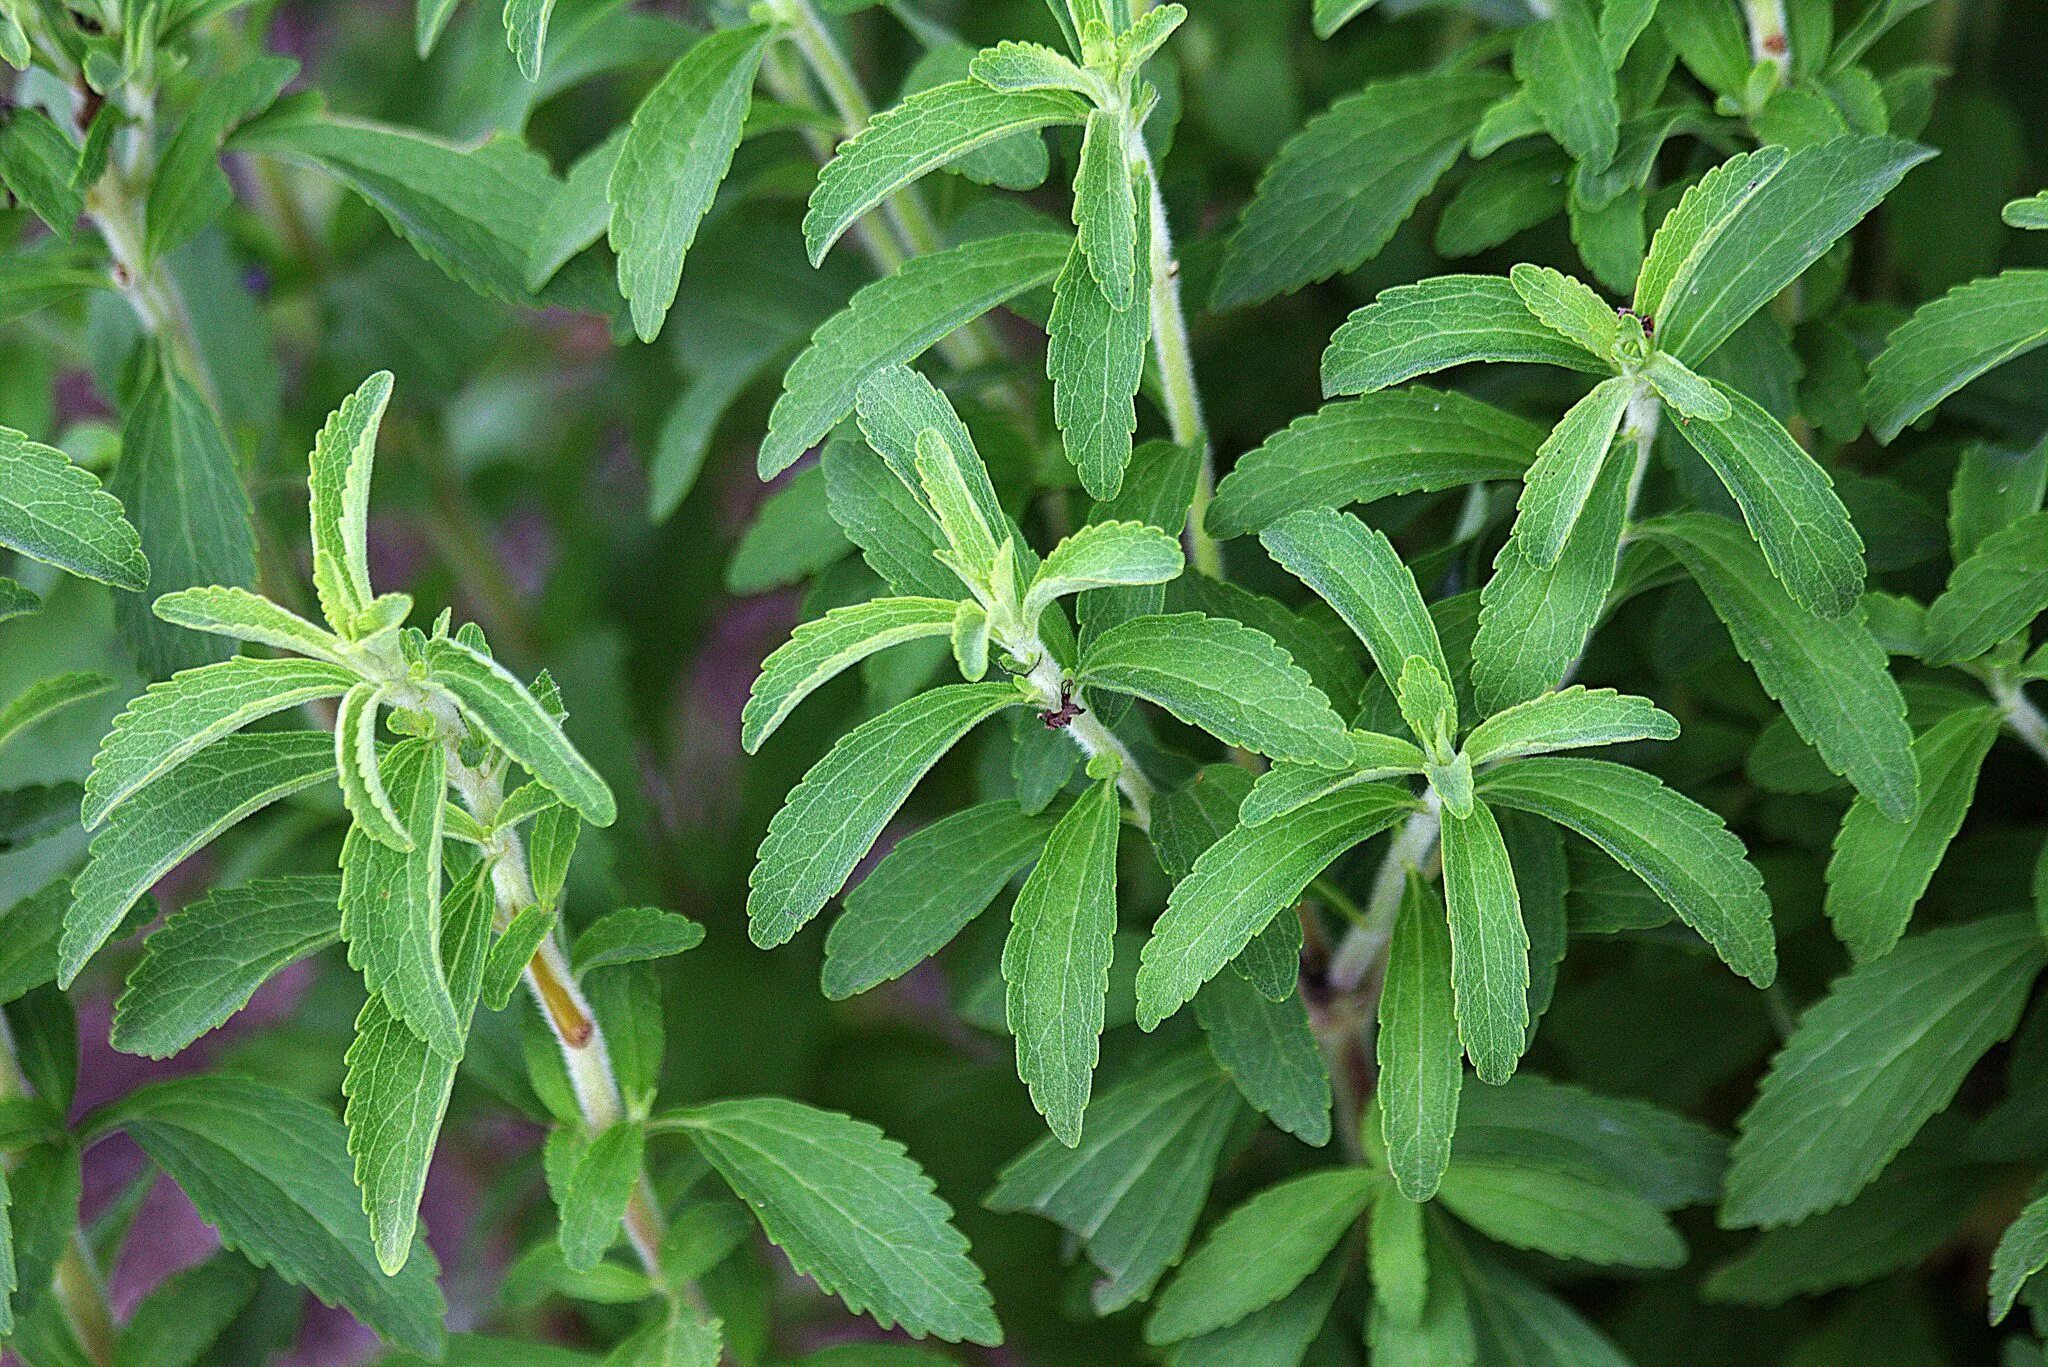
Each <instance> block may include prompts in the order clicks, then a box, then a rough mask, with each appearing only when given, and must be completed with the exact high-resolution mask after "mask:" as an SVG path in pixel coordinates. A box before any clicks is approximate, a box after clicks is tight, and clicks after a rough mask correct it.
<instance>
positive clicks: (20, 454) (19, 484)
mask: <svg viewBox="0 0 2048 1367" xmlns="http://www.w3.org/2000/svg"><path fill="white" fill-rule="evenodd" d="M0 471H4V472H5V473H4V475H0V546H6V547H7V548H8V549H10V550H16V551H20V552H21V553H22V554H23V555H26V556H29V557H31V558H32V559H36V560H41V561H43V562H44V563H46V564H51V565H55V566H57V568H59V569H62V570H68V571H69V572H71V573H72V574H78V575H84V576H85V577H86V578H88V579H97V580H99V581H100V582H101V583H103V584H112V585H114V586H115V587H116V588H123V589H134V590H137V591H140V590H141V589H142V588H143V587H144V586H145V585H147V584H148V582H149V561H148V560H147V559H145V558H144V556H143V554H142V541H141V538H139V537H138V536H137V535H136V534H135V529H134V528H133V527H131V526H129V525H128V523H127V521H126V519H124V518H123V517H122V516H121V503H120V500H118V499H116V498H115V497H114V496H113V495H112V494H109V493H107V492H106V491H104V490H102V489H101V488H100V482H99V480H98V479H97V478H95V477H94V476H93V474H92V472H91V471H89V470H83V469H80V468H79V467H78V466H76V465H74V464H72V463H71V458H70V457H68V456H66V455H65V454H64V453H63V452H62V451H59V450H57V449H56V448H55V447H51V446H45V445H43V444H42V443H41V442H36V441H30V440H28V439H27V438H26V437H24V436H23V435H22V434H21V433H19V432H16V431H14V430H12V429H11V428H6V427H0Z"/></svg>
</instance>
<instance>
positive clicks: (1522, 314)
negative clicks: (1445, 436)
mask: <svg viewBox="0 0 2048 1367" xmlns="http://www.w3.org/2000/svg"><path fill="white" fill-rule="evenodd" d="M1472 361H1502V362H1509V361H1514V362H1522V363H1524V364H1528V365H1555V366H1563V367H1564V368H1565V369H1567V370H1583V371H1588V372H1590V373H1592V374H1595V375H1604V374H1606V373H1608V371H1609V370H1610V369H1611V367H1610V366H1608V364H1607V363H1606V362H1605V361H1600V360H1596V359H1595V358H1593V357H1592V356H1589V355H1587V354H1586V352H1585V351H1584V350H1583V349H1582V348H1580V347H1577V346H1574V345H1573V344H1572V343H1571V342H1569V341H1566V340H1565V339H1564V338H1563V337H1561V336H1559V335H1558V334H1557V333H1556V332H1555V331H1553V330H1552V329H1550V328H1548V327H1545V326H1544V325H1543V324H1542V323H1540V322H1538V321H1537V319H1536V315H1534V314H1533V313H1530V312H1529V306H1528V305H1527V304H1524V303H1523V302H1522V297H1521V296H1520V295H1519V294H1517V293H1515V287H1514V286H1513V285H1512V284H1510V283H1508V282H1507V281H1506V280H1503V279H1501V278H1500V277H1499V276H1494V275H1440V276H1437V277H1436V278H1435V279H1432V280H1423V281H1420V282H1418V283H1416V284H1413V285H1398V286H1396V287H1394V288H1393V289H1389V290H1381V291H1380V293H1379V297H1378V298H1376V299H1374V300H1373V301H1372V302H1371V303H1370V304H1367V305H1366V306H1365V307H1364V308H1362V309H1358V310H1356V311H1355V312H1353V313H1352V315H1351V316H1350V317H1349V318H1346V319H1345V320H1344V325H1343V326H1342V327H1340V328H1338V329H1337V331H1336V333H1335V335H1333V336H1332V337H1331V338H1330V345H1329V347H1328V349H1327V350H1325V351H1324V352H1323V394H1324V396H1325V397H1333V396H1335V395H1338V394H1370V393H1372V392H1373V391H1374V390H1378V389H1385V388H1387V387H1388V386H1389V385H1396V384H1399V383H1401V381H1403V380H1412V379H1414V378H1415V377H1416V376H1417V375H1426V374H1428V373H1429V372H1430V371H1433V370H1444V369H1447V368H1449V367H1451V366H1455V365H1465V364H1468V363H1470V362H1472Z"/></svg>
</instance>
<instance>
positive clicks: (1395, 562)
mask: <svg viewBox="0 0 2048 1367" xmlns="http://www.w3.org/2000/svg"><path fill="white" fill-rule="evenodd" d="M1259 541H1260V542H1261V543H1262V544H1263V545H1264V546H1265V548H1266V550H1267V551H1268V553H1270V554H1271V555H1272V557H1273V558H1274V559H1275V560H1277V561H1279V562H1280V564H1281V565H1282V566H1284V567H1285V568H1286V569H1287V570H1288V571H1289V572H1291V573H1292V574H1293V575H1294V576H1295V577H1296V578H1298V579H1300V580H1301V581H1302V582H1303V583H1304V584H1307V585H1308V586H1309V587H1310V588H1312V589H1314V590H1315V591H1316V594H1317V596H1319V597H1320V598H1321V599H1322V600H1323V601H1324V602H1326V603H1328V604H1329V605H1330V606H1331V607H1333V608H1335V609H1336V610H1337V615H1338V616H1339V617H1342V618H1343V619H1344V622H1345V625H1347V626H1349V627H1350V628H1351V630H1352V632H1353V633H1354V634H1356V635H1357V637H1358V639H1359V640H1361V641H1363V642H1365V648H1366V649H1367V650H1368V651H1370V652H1372V658H1373V663H1374V664H1376V665H1378V666H1379V671H1380V674H1381V676H1382V677H1383V678H1385V679H1386V680H1387V682H1388V683H1389V684H1393V683H1395V682H1397V681H1399V679H1400V677H1401V670H1402V667H1403V666H1404V665H1405V664H1406V663H1407V661H1408V658H1409V657H1410V656H1419V657H1421V658H1422V659H1423V660H1425V661H1427V662H1428V663H1429V665H1430V666H1431V667H1432V668H1434V669H1435V670H1436V672H1437V674H1438V676H1439V677H1441V678H1443V679H1446V680H1448V679H1449V678H1450V677H1451V667H1450V664H1449V663H1448V662H1447V661H1446V660H1445V658H1444V648H1443V643H1442V642H1441V641H1440V640H1438V639H1437V634H1436V623H1435V621H1434V620H1433V619H1432V618H1431V617H1430V615H1429V605H1428V604H1427V603H1425V602H1423V601H1422V591H1421V590H1420V589H1418V588H1417V587H1416V586H1415V576H1414V575H1413V574H1412V573H1411V572H1410V571H1409V569H1408V567H1407V566H1406V565H1405V564H1403V563H1402V562H1401V557H1400V556H1399V555H1398V554H1397V553H1396V552H1395V550H1394V547H1393V544H1392V543H1391V542H1389V541H1388V540H1387V536H1386V533H1385V532H1381V531H1376V530H1374V529H1372V528H1370V527H1367V526H1366V525H1365V524H1364V523H1363V522H1361V521H1359V520H1358V519H1357V518H1356V517H1353V516H1352V515H1351V514H1350V513H1339V512H1334V511H1332V510H1330V509H1327V508H1324V509H1317V510H1313V511H1306V512H1299V513H1293V514H1290V515H1289V516H1288V517H1286V518H1283V519H1282V520H1281V521H1279V522H1277V523H1275V524H1273V525H1272V526H1271V527H1268V528H1267V529H1266V530H1265V531H1263V532H1261V533H1260V534H1259ZM1455 720H1456V719H1455V717H1454V718H1453V722H1454V723H1455ZM1339 762H1340V763H1341V761H1339Z"/></svg>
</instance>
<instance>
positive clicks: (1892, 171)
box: [1635, 134, 1934, 365]
mask: <svg viewBox="0 0 2048 1367" xmlns="http://www.w3.org/2000/svg"><path fill="white" fill-rule="evenodd" d="M1932 155H1934V153H1933V150H1932V149H1931V148H1926V147H1920V146H1917V145H1915V144H1913V143H1910V142H1906V141H1904V140H1903V139H1900V138H1892V137H1884V136H1879V135H1875V134H1868V135H1865V134H1855V135H1849V136H1845V137H1839V138H1835V139H1832V140H1831V141H1828V142H1823V143H1818V144H1815V145H1813V146H1809V147H1802V148H1799V149H1797V150H1795V151H1790V152H1787V151H1784V150H1783V149H1781V148H1776V147H1764V148H1759V149H1758V150H1757V151H1754V152H1744V153H1738V154H1736V155H1735V156H1733V157H1730V158H1729V159H1728V160H1726V161H1724V162H1722V163H1721V164H1720V165H1719V166H1716V167H1715V168H1714V169H1713V170H1712V171H1709V172H1708V173H1707V174H1706V175H1705V176H1704V177H1703V178H1702V179H1701V180H1700V182H1699V183H1698V184H1697V185H1695V186H1693V187H1692V188H1691V189H1689V190H1687V191H1686V192H1685V197H1684V198H1683V199H1681V200H1680V201H1679V203H1678V207H1677V208H1675V209H1673V210H1672V211H1671V214H1670V216H1669V217H1668V218H1666V219H1665V220H1664V224H1663V226H1662V227H1660V228H1659V229H1658V230H1657V235H1656V237H1655V239H1654V240H1653V241H1652V242H1651V244H1650V254H1649V257H1648V259H1647V260H1645V261H1644V262H1643V269H1642V273H1641V275H1640V276H1639V277H1638V278H1637V280H1636V301H1635V310H1636V312H1637V313H1638V314H1641V315H1643V316H1645V317H1648V318H1653V319H1655V320H1656V329H1657V345H1658V347H1659V349H1661V350H1664V351H1668V352H1670V353H1671V354H1672V355H1673V356H1676V357H1677V358H1678V359H1679V360H1681V361H1683V362H1685V363H1686V364H1687V365H1697V364H1698V363H1699V362H1701V361H1703V360H1705V359H1706V358H1707V357H1708V356H1710V355H1712V354H1713V352H1714V350H1715V349H1716V348H1717V347H1719V346H1720V345H1721V343H1722V342H1724V341H1726V340H1727V339H1728V336H1729V334H1730V333H1732V332H1734V331H1735V329H1736V328H1738V327H1740V326H1742V324H1743V322H1744V321H1745V320H1747V319H1748V318H1749V316H1750V315H1751V314H1753V313H1755V312H1756V311H1757V310H1758V309H1760V308H1762V307H1763V306H1764V305H1765V304H1767V303H1769V302H1770V301H1771V299H1772V297H1773V296H1774V295H1776V294H1777V293H1778V291H1780V290H1782V289H1784V288H1785V286H1787V285H1789V284H1791V283H1792V281H1794V280H1795V279H1797V278H1798V277H1799V275H1800V273H1801V272H1803V271H1804V270H1805V269H1806V268H1807V267H1808V266H1810V265H1812V264H1813V263H1814V262H1815V261H1816V260H1818V259H1819V258H1820V256H1821V254H1822V253H1824V252H1826V251H1827V250H1828V248H1830V247H1832V246H1833V245H1834V244H1835V242H1836V240H1837V239H1838V238H1840V237H1841V236H1842V235H1843V234H1845V233H1847V232H1848V231H1849V230H1850V229H1851V228H1853V227H1855V226H1856V224H1857V222H1858V221H1860V220H1861V219H1862V217H1863V216H1864V215H1865V214H1867V213H1869V212H1870V211H1871V209H1872V208H1874V207H1875V206H1876V205H1877V202H1878V201H1879V200H1881V199H1883V198H1884V197H1885V196H1886V195H1887V194H1890V193H1891V190H1892V187H1893V186H1895V185H1897V184H1898V183H1899V181H1900V180H1901V179H1903V178H1904V177H1905V174H1906V172H1908V171H1910V170H1912V169H1913V168H1914V167H1915V166H1918V165H1919V164H1920V163H1921V162H1923V161H1925V160H1927V158H1929V157H1930V156H1932Z"/></svg>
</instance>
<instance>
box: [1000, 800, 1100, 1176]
mask: <svg viewBox="0 0 2048 1367" xmlns="http://www.w3.org/2000/svg"><path fill="white" fill-rule="evenodd" d="M1118 825H1119V821H1118V814H1117V797H1116V784H1115V783H1114V782H1102V783H1095V784H1091V785H1090V786H1089V788H1088V791H1087V792H1086V793H1084V794H1082V796H1081V799H1080V800H1079V801H1078V802H1076V803H1075V804H1074V805H1073V806H1072V807H1071V808H1069V809H1068V810H1067V814H1066V815H1065V816H1063V817H1061V818H1060V819H1059V823H1058V824H1057V825H1055V826H1054V827H1053V828H1052V834H1051V835H1050V836H1049V837H1048V838H1047V839H1046V842H1045V852H1044V853H1043V854H1042V855H1040V856H1039V859H1038V864H1037V867H1035V868H1033V869H1032V870H1031V876H1030V877H1029V878H1026V879H1025V880H1024V886H1023V888H1022V889H1021V890H1019V891H1018V893H1017V900H1016V903H1015V904H1014V905H1013V906H1012V907H1011V910H1010V934H1009V938H1008V939H1006V940H1005V941H1004V942H1003V963H1002V972H1003V982H1004V984H1005V988H1006V990H1005V993H1004V1002H1005V1008H1004V1009H1005V1018H1006V1019H1007V1021H1008V1022H1009V1027H1010V1033H1011V1035H1013V1036H1014V1037H1015V1038H1016V1041H1017V1076H1018V1077H1020V1078H1022V1079H1023V1080H1024V1082H1025V1085H1026V1086H1027V1087H1029V1088H1030V1091H1031V1103H1032V1105H1034V1106H1036V1107H1037V1108H1038V1111H1039V1113H1040V1114H1041V1115H1043V1116H1044V1117H1045V1120H1046V1124H1048V1125H1049V1126H1051V1127H1052V1132H1053V1133H1054V1134H1055V1135H1057V1136H1059V1139H1060V1141H1061V1142H1062V1143H1064V1144H1066V1145H1067V1146H1068V1147H1069V1148H1072V1147H1073V1146H1074V1145H1076V1144H1079V1143H1080V1142H1081V1113H1082V1112H1083V1111H1084V1110H1086V1109H1087V1106H1088V1096H1089V1093H1090V1092H1091V1091H1092V1090H1093V1087H1094V1077H1095V1064H1096V1060H1097V1059H1098V1057H1099V1056H1100V1041H1101V1036H1102V1018H1103V1009H1104V1003H1105V1002H1106V1001H1107V1000H1108V996H1109V961H1110V956H1111V953H1112V950H1113V945H1112V944H1111V941H1112V939H1113V937H1114V936H1115V935H1116V845H1117V828H1118Z"/></svg>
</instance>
